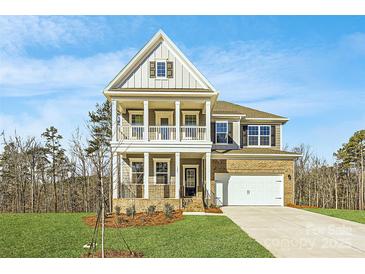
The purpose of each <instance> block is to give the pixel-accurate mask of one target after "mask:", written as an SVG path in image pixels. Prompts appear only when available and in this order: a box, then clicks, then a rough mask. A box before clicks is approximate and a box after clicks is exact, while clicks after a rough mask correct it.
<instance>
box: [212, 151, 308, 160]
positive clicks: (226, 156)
mask: <svg viewBox="0 0 365 274" xmlns="http://www.w3.org/2000/svg"><path fill="white" fill-rule="evenodd" d="M302 156H303V155H302V154H257V153H256V154H253V153H251V154H235V153H231V154H229V153H225V154H220V153H214V152H213V153H212V159H242V158H254V157H258V158H273V157H279V158H298V157H302Z"/></svg>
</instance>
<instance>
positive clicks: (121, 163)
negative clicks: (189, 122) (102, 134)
mask: <svg viewBox="0 0 365 274" xmlns="http://www.w3.org/2000/svg"><path fill="white" fill-rule="evenodd" d="M210 157H211V155H210V152H207V153H192V152H189V153H187V152H175V153H149V152H145V153H120V154H118V155H117V159H116V161H117V163H116V165H115V167H117V168H118V170H115V172H113V174H114V175H115V176H114V177H113V198H114V199H148V200H163V199H182V198H203V197H205V196H209V194H210V183H208V184H207V183H206V182H210V162H211V161H210Z"/></svg>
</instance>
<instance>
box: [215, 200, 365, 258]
mask: <svg viewBox="0 0 365 274" xmlns="http://www.w3.org/2000/svg"><path fill="white" fill-rule="evenodd" d="M222 210H223V212H224V214H225V215H226V216H228V217H229V218H230V219H231V220H232V221H233V222H235V223H236V224H237V225H239V226H240V227H241V228H242V229H243V230H244V231H245V232H247V233H248V235H250V236H251V237H252V238H254V239H255V240H256V241H258V242H259V243H260V244H261V245H263V246H264V247H265V248H267V249H268V250H270V251H271V253H272V254H273V255H274V256H275V257H284V258H285V257H294V258H305V257H312V258H319V257H327V258H344V257H362V258H365V225H364V224H359V223H355V222H350V221H346V220H341V219H337V218H333V217H329V216H325V215H320V214H317V213H312V212H308V211H305V210H301V209H295V208H290V207H264V206H260V207H258V206H257V207H254V206H227V207H223V208H222Z"/></svg>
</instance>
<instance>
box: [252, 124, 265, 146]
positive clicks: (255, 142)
mask: <svg viewBox="0 0 365 274" xmlns="http://www.w3.org/2000/svg"><path fill="white" fill-rule="evenodd" d="M248 145H249V146H270V126H248Z"/></svg>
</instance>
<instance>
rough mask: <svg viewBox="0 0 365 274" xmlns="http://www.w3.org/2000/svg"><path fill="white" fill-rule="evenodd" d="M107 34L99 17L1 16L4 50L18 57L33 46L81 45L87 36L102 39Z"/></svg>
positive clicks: (0, 42) (90, 38) (1, 34)
mask: <svg viewBox="0 0 365 274" xmlns="http://www.w3.org/2000/svg"><path fill="white" fill-rule="evenodd" d="M103 33H104V24H102V18H99V17H94V18H92V19H90V18H89V17H63V16H0V37H2V39H0V53H1V55H13V56H14V55H18V54H22V53H25V52H26V48H27V47H29V46H37V47H39V48H45V47H49V46H52V47H61V46H65V45H67V44H69V45H71V44H77V43H80V42H81V41H85V39H88V40H95V39H102V38H103ZM5 38H6V39H5Z"/></svg>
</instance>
